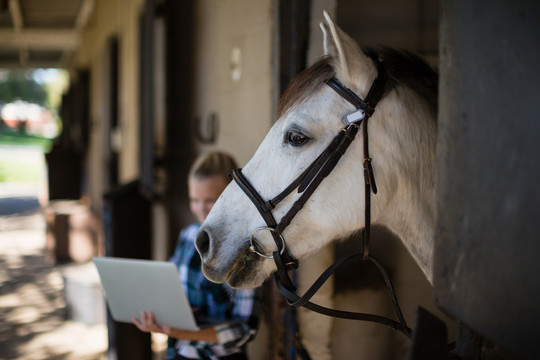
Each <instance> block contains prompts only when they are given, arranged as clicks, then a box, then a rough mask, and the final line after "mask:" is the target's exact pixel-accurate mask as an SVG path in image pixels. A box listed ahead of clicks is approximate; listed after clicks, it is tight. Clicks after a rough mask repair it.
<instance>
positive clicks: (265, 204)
mask: <svg viewBox="0 0 540 360" xmlns="http://www.w3.org/2000/svg"><path fill="white" fill-rule="evenodd" d="M376 63H377V68H378V69H377V70H378V74H379V75H378V76H377V78H376V79H375V80H374V81H373V84H372V85H371V88H370V90H369V92H368V95H367V96H366V99H365V100H362V99H361V98H360V97H359V96H358V95H356V94H355V93H354V92H353V91H352V90H350V89H348V88H347V87H345V86H344V85H343V84H341V83H340V82H339V81H338V80H337V79H335V78H331V79H329V80H327V81H326V82H325V83H326V85H328V86H330V88H332V89H333V90H334V91H335V92H336V93H337V94H339V95H340V96H341V97H342V98H343V99H345V100H347V101H348V102H349V103H351V104H352V105H353V106H354V107H355V109H356V110H354V111H353V112H351V113H349V114H346V115H345V116H344V117H343V122H344V123H345V127H344V128H343V129H341V131H340V132H339V133H338V134H337V135H336V136H335V137H334V139H333V140H332V142H331V143H330V144H329V145H328V146H327V147H326V149H324V150H323V152H322V153H321V154H320V155H319V156H318V157H317V158H316V159H315V160H314V161H313V162H312V163H311V164H310V165H309V166H308V167H307V169H305V170H304V171H303V172H302V173H301V174H300V175H299V176H298V177H297V178H296V179H295V180H294V181H293V182H292V183H291V184H290V185H289V186H288V187H287V188H286V189H285V190H283V191H282V192H281V193H279V194H278V195H277V196H276V197H274V198H273V199H271V200H268V201H265V200H264V199H263V198H262V197H261V195H260V194H259V193H258V192H257V190H256V189H255V188H254V187H253V185H251V183H250V182H249V181H248V179H247V178H246V177H245V176H244V175H243V174H242V171H241V169H236V170H234V171H233V173H232V178H233V179H234V181H235V182H236V183H237V184H238V186H239V187H240V188H241V189H242V190H243V191H244V193H245V194H246V195H247V196H248V198H249V199H250V200H251V202H252V203H253V204H254V205H255V207H256V208H257V210H258V211H259V213H260V214H261V216H262V218H263V219H264V221H265V222H266V225H267V226H265V227H261V228H258V229H255V230H254V231H253V233H252V234H251V238H250V251H252V252H253V253H255V254H257V255H259V256H261V257H263V258H269V259H274V262H275V263H276V267H277V271H276V284H277V287H278V289H279V290H280V292H281V294H282V295H283V296H285V298H286V299H287V303H288V304H289V305H291V306H304V307H306V308H308V309H310V310H313V311H316V312H318V313H321V314H324V315H328V316H333V317H339V318H345V319H354V320H364V321H371V322H377V323H382V324H385V325H387V326H390V327H392V328H394V329H396V330H399V331H401V332H403V333H404V334H405V335H406V336H407V337H410V336H411V329H410V328H408V327H407V324H406V322H405V319H404V318H403V315H402V313H401V309H400V307H399V304H398V302H397V298H396V295H395V293H394V289H393V286H392V283H391V281H390V278H389V277H388V274H387V273H386V271H385V270H384V268H383V267H382V266H381V264H380V263H379V262H378V261H377V260H376V259H375V258H373V257H372V256H371V255H369V242H370V225H371V193H372V192H373V193H374V194H376V193H377V186H376V184H375V177H374V175H373V168H372V166H371V158H370V156H369V144H368V132H367V125H368V119H369V118H370V117H371V116H372V115H373V113H374V112H375V107H376V106H377V103H378V102H379V101H380V99H381V98H382V96H383V95H384V93H385V91H386V84H387V79H386V72H385V70H384V68H383V66H382V63H381V62H379V61H376ZM362 123H363V126H362V134H363V140H364V160H363V165H364V184H365V214H364V215H365V230H364V237H363V239H362V251H361V253H359V254H353V255H350V256H347V257H345V258H342V259H340V260H338V261H336V262H335V263H334V264H332V265H331V266H330V267H329V268H328V269H326V270H325V272H323V274H322V275H321V276H320V277H319V278H318V279H317V280H316V281H315V283H314V284H313V285H312V286H311V287H310V288H309V289H308V291H306V293H305V294H304V295H303V296H302V297H300V296H298V295H296V294H295V293H294V292H295V291H296V288H295V286H294V285H293V282H292V280H291V279H290V277H289V274H288V270H293V269H297V268H298V260H296V259H294V258H293V257H292V256H291V255H290V254H289V252H288V251H287V247H286V243H285V239H284V238H283V235H282V234H283V231H284V230H285V228H286V227H287V226H288V225H289V224H290V223H291V221H292V220H293V218H294V217H295V216H296V214H297V213H298V212H299V211H300V210H301V209H302V208H303V207H304V205H305V204H306V202H307V200H308V199H309V198H310V196H311V195H312V194H313V193H314V192H315V190H316V189H317V187H318V186H319V184H320V183H321V182H322V181H323V179H324V178H325V177H326V176H328V175H329V174H330V173H331V172H332V170H333V169H334V167H335V166H336V165H337V163H338V161H339V159H340V158H341V157H342V156H343V154H345V152H346V151H347V148H348V147H349V145H350V144H351V142H352V141H353V140H354V139H355V137H356V135H357V133H358V131H359V129H360V127H361V125H362ZM295 189H298V193H299V194H301V195H300V197H299V198H298V200H296V202H295V203H294V204H293V205H292V207H291V208H290V209H289V210H288V212H287V213H286V214H285V215H284V216H283V218H282V219H281V220H280V222H279V223H278V222H277V221H276V220H275V218H274V216H273V214H272V210H273V209H274V208H275V206H276V205H277V204H278V203H279V202H281V201H282V200H283V199H285V198H286V197H287V196H288V195H289V194H291V193H292V192H293V191H294V190H295ZM259 231H270V233H271V234H272V237H273V239H274V241H275V243H276V246H277V250H276V251H274V252H273V254H272V255H265V254H263V253H261V252H260V249H259V248H258V244H257V241H256V239H255V234H256V233H258V232H259ZM360 256H361V258H362V259H363V260H369V261H370V262H371V263H373V264H374V265H375V266H376V267H377V269H378V270H379V272H380V273H381V274H382V276H383V278H384V281H385V283H386V285H387V287H388V290H389V293H390V297H391V299H392V302H393V304H394V308H395V310H396V315H397V317H398V319H399V322H398V321H395V320H392V319H388V318H385V317H382V316H378V315H372V314H364V313H355V312H348V311H341V310H334V309H329V308H326V307H322V306H319V305H317V304H314V303H312V302H310V301H309V300H310V299H311V297H312V296H313V295H315V293H316V292H317V291H318V290H319V288H320V287H321V286H322V285H323V284H324V282H325V281H326V280H327V279H328V278H329V277H330V276H331V275H332V274H333V273H334V272H335V271H336V269H337V268H338V267H339V266H341V265H342V264H344V263H346V262H348V261H350V260H351V259H353V258H357V257H360Z"/></svg>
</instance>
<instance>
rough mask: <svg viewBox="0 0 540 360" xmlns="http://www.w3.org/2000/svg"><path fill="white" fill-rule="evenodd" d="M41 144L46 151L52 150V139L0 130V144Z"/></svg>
mask: <svg viewBox="0 0 540 360" xmlns="http://www.w3.org/2000/svg"><path fill="white" fill-rule="evenodd" d="M4 144H5V145H27V146H39V147H41V149H42V150H43V152H44V153H48V152H49V151H50V150H51V146H52V140H51V139H47V138H42V137H39V136H32V135H27V134H20V133H16V132H11V131H10V132H0V145H4Z"/></svg>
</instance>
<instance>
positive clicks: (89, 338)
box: [0, 147, 107, 360]
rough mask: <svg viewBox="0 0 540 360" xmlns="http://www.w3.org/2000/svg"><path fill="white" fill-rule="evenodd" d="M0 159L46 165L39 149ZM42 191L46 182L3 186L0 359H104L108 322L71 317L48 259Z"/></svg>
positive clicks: (12, 150)
mask: <svg viewBox="0 0 540 360" xmlns="http://www.w3.org/2000/svg"><path fill="white" fill-rule="evenodd" d="M0 155H1V156H2V157H3V156H9V157H10V158H16V159H19V160H20V161H21V162H29V161H30V162H38V163H42V164H43V163H44V161H43V154H42V153H41V152H40V151H39V150H38V149H35V148H33V149H21V148H19V147H2V148H1V149H0ZM43 173H45V172H43ZM43 189H44V183H43V181H40V182H35V183H34V182H32V183H0V359H6V360H7V359H10V360H12V359H32V360H36V359H48V360H55V359H57V360H60V359H62V360H70V359H73V360H75V359H82V360H90V359H99V360H101V359H105V358H106V350H107V327H106V325H105V323H97V324H93V325H86V324H84V323H82V322H79V321H74V320H71V319H69V317H70V316H69V311H68V306H67V305H66V300H65V296H64V295H65V294H64V279H63V276H62V267H61V266H57V265H54V264H52V263H50V262H49V261H47V258H46V224H45V219H44V216H43V212H42V209H41V206H40V200H41V202H42V201H43Z"/></svg>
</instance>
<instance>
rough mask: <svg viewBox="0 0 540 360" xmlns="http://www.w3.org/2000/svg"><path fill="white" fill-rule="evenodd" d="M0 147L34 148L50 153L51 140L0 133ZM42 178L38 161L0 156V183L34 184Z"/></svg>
mask: <svg viewBox="0 0 540 360" xmlns="http://www.w3.org/2000/svg"><path fill="white" fill-rule="evenodd" d="M0 145H17V146H35V147H39V148H41V150H42V151H43V152H44V153H45V152H48V151H50V149H51V146H52V140H50V139H45V138H41V137H37V136H31V135H25V134H18V133H14V132H2V133H0ZM42 176H43V162H42V161H41V160H38V159H33V158H31V159H23V160H18V159H17V158H10V157H8V156H6V155H5V154H2V156H0V182H36V181H39V180H40V179H41V177H42Z"/></svg>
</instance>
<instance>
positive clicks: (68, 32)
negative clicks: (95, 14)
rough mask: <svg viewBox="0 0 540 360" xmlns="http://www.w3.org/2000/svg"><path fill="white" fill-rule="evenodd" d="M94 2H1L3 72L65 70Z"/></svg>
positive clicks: (64, 0) (3, 0)
mask: <svg viewBox="0 0 540 360" xmlns="http://www.w3.org/2000/svg"><path fill="white" fill-rule="evenodd" d="M94 2H95V0H0V68H62V67H65V66H66V65H67V62H68V61H69V58H70V56H71V54H72V53H73V51H74V50H75V49H76V48H77V47H78V46H79V43H80V37H81V31H82V30H83V29H84V28H85V27H86V25H87V23H88V19H89V18H90V15H91V13H92V11H93V9H94Z"/></svg>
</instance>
